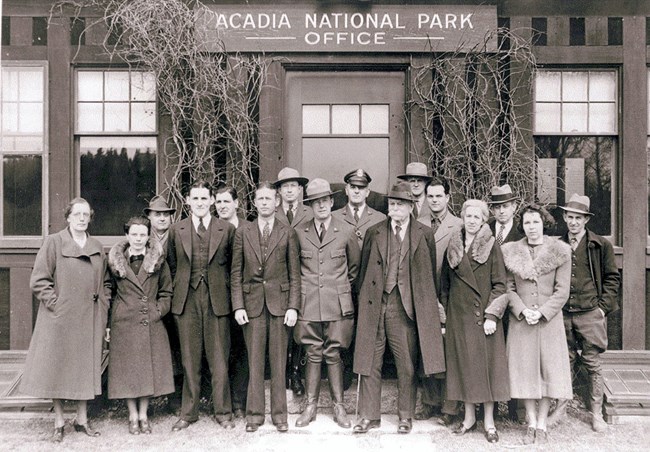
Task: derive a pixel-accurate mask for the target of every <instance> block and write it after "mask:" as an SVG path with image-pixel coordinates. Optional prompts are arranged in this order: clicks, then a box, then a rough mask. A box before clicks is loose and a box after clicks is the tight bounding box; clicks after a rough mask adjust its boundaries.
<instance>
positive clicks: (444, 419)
mask: <svg viewBox="0 0 650 452" xmlns="http://www.w3.org/2000/svg"><path fill="white" fill-rule="evenodd" d="M415 418H416V419H417V415H416V416H415ZM455 422H456V416H454V415H453V414H447V413H443V414H442V416H440V417H439V418H438V424H440V425H444V426H445V427H449V426H450V425H453V424H454V423H455Z"/></svg>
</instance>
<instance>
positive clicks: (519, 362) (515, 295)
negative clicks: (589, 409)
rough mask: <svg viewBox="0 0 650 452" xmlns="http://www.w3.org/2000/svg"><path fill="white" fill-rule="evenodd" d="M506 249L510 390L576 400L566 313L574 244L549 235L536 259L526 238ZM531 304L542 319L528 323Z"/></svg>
mask: <svg viewBox="0 0 650 452" xmlns="http://www.w3.org/2000/svg"><path fill="white" fill-rule="evenodd" d="M501 249H502V251H503V258H504V262H505V264H506V269H507V287H508V300H509V308H510V314H509V315H510V327H509V330H508V343H507V352H508V362H509V364H510V366H509V371H510V391H511V393H510V395H511V397H512V398H515V399H540V398H542V397H550V398H557V399H571V398H572V397H573V391H572V388H571V371H570V366H569V351H568V347H567V341H566V333H565V331H564V321H563V317H562V307H563V306H564V304H565V303H566V301H567V299H568V298H569V287H570V285H571V247H570V246H569V245H567V244H566V243H562V242H560V241H559V240H557V239H554V238H551V237H546V236H545V237H544V243H543V244H542V245H539V246H537V247H535V248H534V250H533V253H534V258H533V257H532V256H531V252H530V250H529V246H528V243H527V241H526V239H525V238H524V239H521V240H519V241H517V242H511V243H505V244H503V245H502V247H501ZM526 308H529V309H537V310H539V312H540V313H541V314H542V318H541V319H540V321H539V322H538V323H537V324H535V325H529V324H528V323H527V322H526V320H525V317H524V316H523V314H522V311H523V310H524V309H526ZM501 312H502V311H501ZM496 313H497V314H498V313H499V310H497V311H496Z"/></svg>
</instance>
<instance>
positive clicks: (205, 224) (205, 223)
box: [192, 214, 212, 231]
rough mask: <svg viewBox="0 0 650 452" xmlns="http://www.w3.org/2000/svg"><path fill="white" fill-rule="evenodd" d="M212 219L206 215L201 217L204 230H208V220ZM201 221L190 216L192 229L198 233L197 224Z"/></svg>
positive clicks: (194, 216)
mask: <svg viewBox="0 0 650 452" xmlns="http://www.w3.org/2000/svg"><path fill="white" fill-rule="evenodd" d="M211 219H212V215H206V216H205V217H203V226H205V229H208V228H209V227H210V220H211ZM200 221H201V218H199V217H197V216H196V215H194V214H192V224H193V225H194V229H195V230H197V231H198V229H199V222H200Z"/></svg>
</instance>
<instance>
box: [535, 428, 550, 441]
mask: <svg viewBox="0 0 650 452" xmlns="http://www.w3.org/2000/svg"><path fill="white" fill-rule="evenodd" d="M535 444H548V433H546V430H542V429H541V428H538V429H536V430H535Z"/></svg>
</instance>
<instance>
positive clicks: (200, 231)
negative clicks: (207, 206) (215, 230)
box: [197, 220, 207, 235]
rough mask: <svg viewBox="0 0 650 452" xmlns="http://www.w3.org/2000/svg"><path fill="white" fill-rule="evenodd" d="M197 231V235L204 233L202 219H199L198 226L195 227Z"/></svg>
mask: <svg viewBox="0 0 650 452" xmlns="http://www.w3.org/2000/svg"><path fill="white" fill-rule="evenodd" d="M197 231H198V233H199V235H203V234H205V233H206V231H207V229H205V225H204V224H203V220H199V227H198V228H197Z"/></svg>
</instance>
